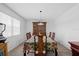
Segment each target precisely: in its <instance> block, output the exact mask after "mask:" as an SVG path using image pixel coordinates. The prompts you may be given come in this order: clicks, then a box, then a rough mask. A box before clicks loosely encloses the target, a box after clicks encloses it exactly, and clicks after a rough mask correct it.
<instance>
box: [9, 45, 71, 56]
mask: <svg viewBox="0 0 79 59" xmlns="http://www.w3.org/2000/svg"><path fill="white" fill-rule="evenodd" d="M9 55H10V56H23V44H21V45H19V46H18V47H17V48H15V49H14V50H12V51H10V52H9ZM71 55H72V53H71V51H70V50H68V49H67V48H65V47H64V46H63V45H61V44H58V56H71ZM27 56H34V53H29V54H28V55H27ZM47 56H54V53H53V52H51V51H50V52H48V53H47Z"/></svg>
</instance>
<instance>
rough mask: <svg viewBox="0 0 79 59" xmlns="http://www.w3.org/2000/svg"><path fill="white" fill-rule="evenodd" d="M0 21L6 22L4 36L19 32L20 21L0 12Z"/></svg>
mask: <svg viewBox="0 0 79 59" xmlns="http://www.w3.org/2000/svg"><path fill="white" fill-rule="evenodd" d="M0 23H4V24H6V30H5V32H4V33H3V35H4V36H13V35H19V34H20V21H19V20H17V19H15V18H13V17H10V16H8V15H6V14H4V13H2V12H0Z"/></svg>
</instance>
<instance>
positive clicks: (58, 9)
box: [6, 3, 76, 20]
mask: <svg viewBox="0 0 79 59" xmlns="http://www.w3.org/2000/svg"><path fill="white" fill-rule="evenodd" d="M6 5H7V6H8V7H10V8H11V9H12V10H14V11H15V12H16V13H18V14H19V15H21V16H22V17H24V18H25V19H26V20H33V19H40V10H41V11H42V13H41V18H42V19H48V20H53V19H57V18H58V17H59V16H61V15H63V14H64V13H65V12H67V11H68V10H69V9H71V8H72V7H74V6H75V5H76V4H75V3H6Z"/></svg>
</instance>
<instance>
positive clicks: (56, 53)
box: [55, 48, 58, 56]
mask: <svg viewBox="0 0 79 59" xmlns="http://www.w3.org/2000/svg"><path fill="white" fill-rule="evenodd" d="M57 55H58V52H57V49H56V48H55V56H57Z"/></svg>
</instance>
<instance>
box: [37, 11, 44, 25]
mask: <svg viewBox="0 0 79 59" xmlns="http://www.w3.org/2000/svg"><path fill="white" fill-rule="evenodd" d="M41 13H42V11H40V20H42V17H41V16H42V15H41ZM40 20H39V23H38V25H44V24H43V23H42V22H41V21H40Z"/></svg>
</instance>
